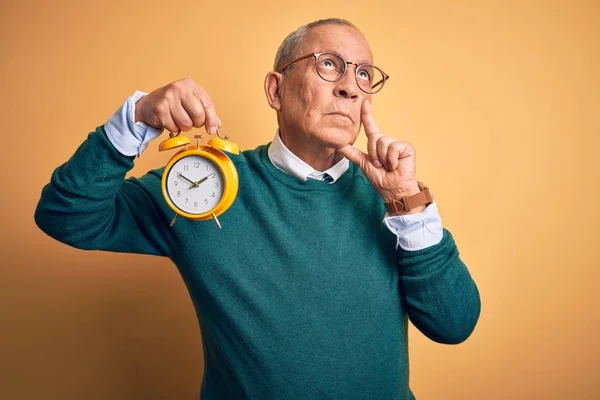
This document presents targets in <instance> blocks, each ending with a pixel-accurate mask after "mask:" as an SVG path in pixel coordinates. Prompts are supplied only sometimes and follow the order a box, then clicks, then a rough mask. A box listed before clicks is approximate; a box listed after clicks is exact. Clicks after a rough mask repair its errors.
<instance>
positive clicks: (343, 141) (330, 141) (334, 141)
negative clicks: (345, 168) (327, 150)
mask: <svg viewBox="0 0 600 400" xmlns="http://www.w3.org/2000/svg"><path fill="white" fill-rule="evenodd" d="M324 133H325V135H323V139H324V141H326V143H327V145H328V147H332V148H334V149H341V148H342V147H344V146H346V145H347V144H353V143H354V142H355V141H356V138H357V137H358V132H352V131H350V130H348V129H339V128H330V129H328V130H327V131H326V132H324Z"/></svg>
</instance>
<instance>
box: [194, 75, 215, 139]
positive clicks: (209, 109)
mask: <svg viewBox="0 0 600 400" xmlns="http://www.w3.org/2000/svg"><path fill="white" fill-rule="evenodd" d="M193 94H194V96H195V97H197V98H198V100H200V102H201V103H202V107H203V108H204V115H205V120H204V126H205V127H206V131H207V132H208V133H216V132H217V127H218V126H219V125H221V120H220V119H219V117H218V116H217V111H216V110H215V105H214V103H213V101H212V99H211V98H210V96H209V95H208V93H207V92H206V91H205V90H204V89H203V88H202V86H200V85H197V86H196V88H194V91H193Z"/></svg>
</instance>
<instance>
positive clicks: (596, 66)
mask: <svg viewBox="0 0 600 400" xmlns="http://www.w3.org/2000/svg"><path fill="white" fill-rule="evenodd" d="M327 17H342V18H346V19H349V20H350V21H352V22H353V23H355V24H356V25H357V26H358V27H359V28H360V29H361V30H362V31H363V32H364V34H365V35H366V36H367V38H368V40H369V42H370V44H371V47H372V49H373V52H374V55H375V63H376V64H377V65H378V66H380V67H381V68H382V69H383V70H384V71H386V72H387V73H388V74H389V75H390V76H391V78H390V80H389V82H388V84H386V87H385V89H384V90H383V91H382V92H381V93H379V94H377V95H376V97H375V98H374V101H373V113H374V116H375V120H376V122H377V124H378V126H379V128H380V129H381V130H382V131H383V132H385V133H387V134H388V135H390V136H394V137H396V138H398V139H401V140H406V141H410V142H411V143H413V144H414V145H415V147H416V151H417V176H418V178H419V179H420V180H422V181H424V182H426V183H427V184H428V185H429V186H430V187H431V189H432V192H433V194H434V196H435V198H436V200H437V202H438V207H439V210H440V213H441V216H442V220H443V224H444V227H446V228H447V229H449V230H450V231H451V232H452V233H453V235H454V237H455V239H456V241H457V244H458V247H459V250H460V254H461V257H462V259H463V261H464V262H465V263H466V264H467V266H468V268H469V270H470V272H471V274H472V276H473V278H474V279H475V281H476V282H477V284H478V286H479V289H480V292H481V298H482V313H481V318H480V320H479V323H478V325H477V327H476V329H475V331H474V333H473V334H472V336H471V337H470V338H469V339H468V340H467V341H466V342H464V343H462V344H460V345H457V346H447V345H441V344H437V343H434V342H432V341H430V340H429V339H427V338H426V337H424V336H423V335H422V334H421V333H420V332H419V331H417V330H416V329H415V328H414V327H412V326H411V328H410V332H409V337H410V357H411V358H410V379H411V387H412V389H413V391H414V392H415V394H416V396H417V398H418V399H419V400H422V399H426V400H427V399H566V398H568V399H597V398H600V384H599V383H598V379H599V372H600V361H599V360H600V346H599V345H598V341H597V340H598V339H597V337H598V330H599V328H600V311H599V306H600V302H599V299H598V291H599V289H600V288H599V286H600V279H599V278H600V272H599V267H600V263H599V261H598V256H597V254H598V251H599V249H600V240H599V235H598V233H597V231H598V224H599V222H600V215H599V214H600V213H599V211H598V202H599V200H600V168H599V167H598V164H597V162H598V158H599V155H598V151H599V149H600V140H599V134H600V129H599V128H600V124H599V122H598V118H599V116H600V96H599V92H600V28H599V26H600V5H599V3H598V2H597V1H568V0H563V1H503V0H490V1H483V0H482V1H464V0H459V1H454V2H447V1H444V0H431V1H420V2H413V1H404V0H402V1H377V0H373V1H370V2H365V1H356V0H348V1H339V0H330V1H326V2H322V1H320V0H305V1H299V2H282V1H274V0H265V1H253V2H248V3H246V2H229V1H216V2H204V1H184V0H171V1H115V0H103V1H79V2H76V1H59V0H56V1H42V0H22V1H12V0H4V1H2V3H1V5H0V57H1V63H0V121H1V122H2V125H3V129H2V139H1V144H2V156H1V157H0V163H1V164H0V166H1V168H0V174H1V178H2V192H1V193H2V195H1V196H0V205H1V207H0V211H1V212H2V215H1V219H0V221H1V222H0V224H1V225H0V226H1V227H2V228H1V230H0V239H1V240H0V246H1V247H0V251H1V255H0V264H1V268H0V321H1V326H0V398H3V399H15V400H16V399H86V400H95V399H113V400H121V399H148V400H149V399H197V398H198V392H199V388H200V382H201V379H202V373H203V358H202V345H201V334H200V330H199V328H198V324H197V321H196V319H195V314H194V310H193V306H192V303H191V300H190V298H189V296H188V293H187V291H186V288H185V285H184V283H183V282H182V279H181V276H180V275H179V273H178V271H177V269H176V267H175V266H174V265H173V264H172V263H171V262H170V260H168V259H163V258H157V257H151V256H141V255H131V254H115V253H108V252H98V251H94V252H86V251H81V250H76V249H74V248H70V247H68V246H66V245H63V244H61V243H59V242H57V241H54V240H53V239H51V238H49V237H48V236H46V235H45V234H44V233H43V232H41V231H40V230H39V229H38V228H37V227H36V226H35V223H34V221H33V213H34V209H35V206H36V204H37V202H38V200H39V196H40V192H41V189H42V187H43V186H44V185H45V184H46V183H47V182H48V180H49V178H50V174H51V173H52V171H53V170H54V169H55V168H56V167H58V166H59V165H60V164H62V163H63V162H65V161H67V160H68V158H69V157H70V155H71V154H72V153H73V152H74V151H75V149H76V148H77V147H78V146H79V145H80V144H81V142H82V141H83V140H85V138H86V136H87V134H88V133H89V132H90V131H93V130H94V129H95V128H96V127H97V126H99V125H102V124H104V123H105V122H106V121H107V119H108V118H109V117H110V115H111V114H112V113H113V112H114V111H115V110H117V109H118V108H119V107H120V105H121V104H122V103H123V102H124V101H125V99H126V98H127V97H128V96H130V95H131V94H133V93H134V92H135V90H143V91H146V92H149V91H152V90H153V89H156V88H158V87H161V86H163V85H166V84H167V83H169V82H172V81H175V80H177V79H181V78H183V77H192V78H193V79H194V80H196V81H197V82H198V83H200V84H201V85H203V86H204V87H205V88H206V90H207V91H208V92H209V93H210V95H211V96H212V98H213V100H214V102H215V104H216V107H217V111H218V113H219V116H220V118H221V120H222V121H223V126H222V131H223V133H226V134H229V135H230V136H231V138H232V140H234V141H235V142H237V143H238V144H239V145H240V147H241V148H242V149H251V148H254V147H256V146H258V145H260V144H263V143H266V142H269V141H270V140H271V139H272V137H273V135H274V133H275V130H276V120H275V114H274V112H273V111H272V110H271V109H270V108H269V107H268V104H267V102H266V100H265V97H264V92H263V80H264V77H265V74H266V73H267V72H268V71H269V70H270V69H271V67H272V63H273V58H274V55H275V52H276V50H277V47H278V46H279V44H280V43H281V41H282V40H283V38H284V37H285V36H286V35H287V34H288V33H290V32H291V31H293V30H294V29H296V28H297V27H299V26H300V25H302V24H304V23H307V22H310V21H313V20H316V19H321V18H327ZM193 134H194V132H189V133H188V135H189V136H190V137H192V136H193ZM163 137H164V136H163ZM365 145H366V140H365V137H364V134H361V137H360V139H359V140H358V142H357V146H358V147H359V148H361V149H363V150H364V149H365ZM172 155H173V153H172V152H167V153H159V152H158V141H154V142H152V143H151V144H150V146H149V147H148V149H147V150H146V152H145V153H144V154H143V155H142V157H141V158H139V159H137V160H136V166H135V168H134V169H133V171H131V174H133V175H136V176H138V175H141V174H144V173H145V172H147V171H148V170H150V169H153V168H158V167H160V166H162V165H164V164H165V163H166V161H167V160H168V159H169V157H171V156H172ZM207 223H212V222H210V221H209V222H207ZM223 240H227V238H226V237H224V238H223ZM199 246H219V243H199ZM357 368H360V366H357Z"/></svg>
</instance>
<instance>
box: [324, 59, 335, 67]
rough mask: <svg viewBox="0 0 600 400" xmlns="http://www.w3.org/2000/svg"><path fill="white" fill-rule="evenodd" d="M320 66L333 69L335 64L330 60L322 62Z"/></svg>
mask: <svg viewBox="0 0 600 400" xmlns="http://www.w3.org/2000/svg"><path fill="white" fill-rule="evenodd" d="M321 65H322V66H324V67H325V68H329V69H335V64H334V62H333V61H331V60H324V61H323V62H322V63H321Z"/></svg>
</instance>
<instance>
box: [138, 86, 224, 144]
mask: <svg viewBox="0 0 600 400" xmlns="http://www.w3.org/2000/svg"><path fill="white" fill-rule="evenodd" d="M135 122H143V123H145V124H146V125H150V126H153V127H155V128H157V129H167V130H169V131H170V132H179V131H184V132H186V131H189V130H190V129H192V128H194V127H196V128H200V127H202V125H205V126H206V131H207V132H208V133H210V134H213V133H215V132H216V131H217V127H218V126H221V120H220V119H219V117H218V116H217V113H216V111H215V107H214V105H213V102H212V100H211V98H210V96H209V95H208V93H206V91H205V90H204V89H203V88H202V86H200V85H198V84H197V83H196V82H194V81H193V80H192V79H191V78H185V79H181V80H178V81H175V82H172V83H169V84H168V85H167V86H163V87H161V88H159V89H156V90H154V91H152V92H150V93H149V94H148V95H147V96H144V97H142V98H141V99H140V100H138V101H137V103H136V104H135Z"/></svg>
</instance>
